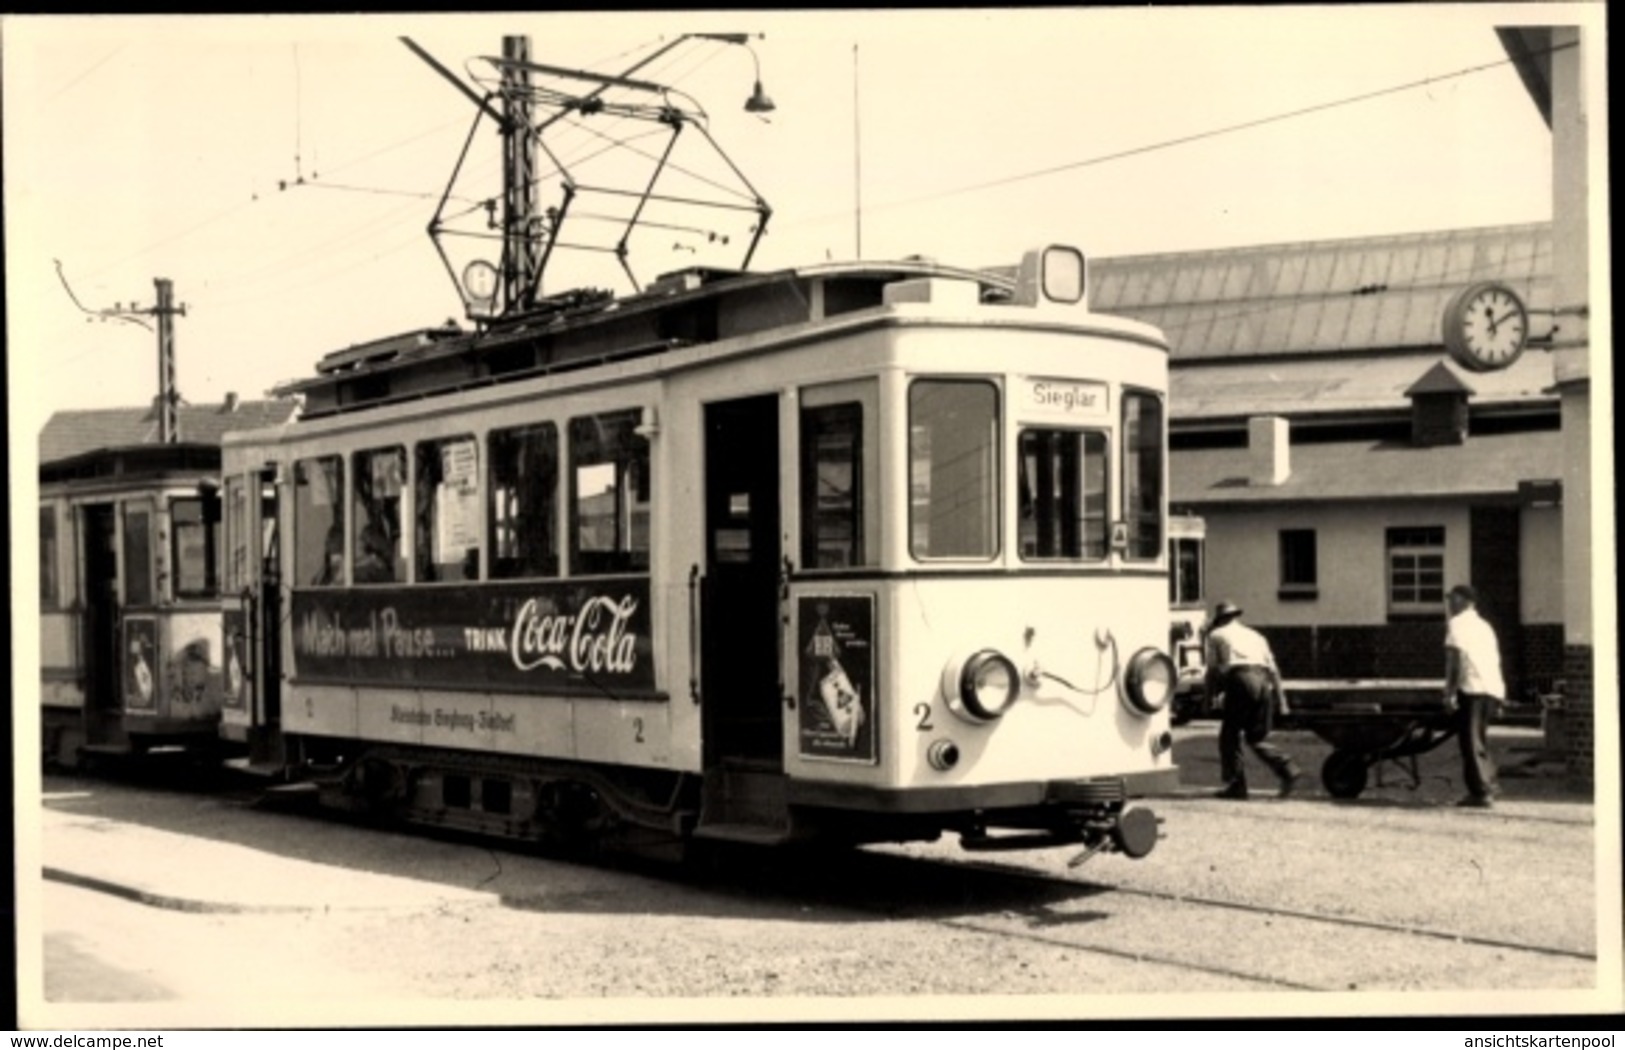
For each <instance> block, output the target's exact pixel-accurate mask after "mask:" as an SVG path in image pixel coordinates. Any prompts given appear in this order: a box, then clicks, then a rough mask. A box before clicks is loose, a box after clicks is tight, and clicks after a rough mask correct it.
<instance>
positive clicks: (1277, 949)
mask: <svg viewBox="0 0 1625 1050" xmlns="http://www.w3.org/2000/svg"><path fill="white" fill-rule="evenodd" d="M1022 859H1023V860H1026V858H1022ZM826 860H827V863H826V864H824V865H822V866H820V865H817V864H810V863H806V862H802V863H792V864H785V865H783V866H782V867H781V866H780V865H779V864H778V863H776V862H771V863H770V862H764V867H763V868H761V869H759V870H757V871H754V872H753V871H750V870H744V869H742V870H736V871H733V872H731V873H729V874H728V875H727V876H724V877H723V881H724V882H726V883H732V885H733V887H734V889H735V890H736V891H737V892H742V893H743V892H749V893H751V894H752V895H753V896H758V897H759V896H760V895H761V894H762V887H763V886H764V885H766V886H771V887H772V890H771V893H772V896H773V897H774V898H776V899H783V900H784V901H785V903H787V904H789V903H799V904H801V905H802V906H805V905H806V904H808V903H809V902H811V903H812V904H814V905H815V906H828V907H835V908H845V909H851V910H854V911H857V912H859V913H863V914H867V915H870V916H875V917H880V918H885V919H888V920H892V921H914V922H925V923H930V924H934V925H937V926H940V927H943V928H946V929H951V930H954V931H958V932H961V933H970V934H974V935H977V936H979V937H983V938H987V939H988V940H989V942H990V943H992V944H997V943H1000V942H1003V943H1014V942H1019V943H1020V944H1023V945H1027V946H1032V947H1036V948H1039V949H1041V950H1049V951H1059V952H1063V953H1082V954H1088V955H1091V956H1096V957H1104V958H1110V959H1117V960H1122V961H1123V962H1125V963H1128V964H1135V965H1149V966H1160V967H1166V968H1171V969H1172V970H1174V971H1178V972H1184V973H1186V974H1188V975H1191V976H1192V977H1193V978H1196V979H1197V980H1196V983H1197V984H1198V985H1199V986H1203V987H1209V986H1211V987H1215V988H1221V989H1230V990H1245V989H1248V988H1251V989H1254V990H1256V991H1263V992H1317V991H1319V992H1325V991H1348V990H1359V989H1371V988H1385V989H1390V990H1393V989H1403V988H1438V987H1439V986H1440V984H1439V982H1441V981H1444V982H1449V981H1450V980H1453V979H1456V976H1455V975H1459V980H1460V981H1461V982H1463V983H1462V984H1461V987H1473V986H1474V984H1473V979H1474V975H1481V979H1482V980H1483V981H1484V984H1483V986H1485V987H1493V986H1495V982H1496V981H1497V980H1501V981H1504V980H1506V979H1509V978H1510V979H1512V980H1513V981H1520V980H1526V981H1528V982H1530V984H1531V985H1532V986H1536V987H1550V988H1560V987H1582V986H1584V985H1585V984H1586V983H1587V980H1588V979H1587V977H1586V975H1587V974H1588V973H1594V968H1595V967H1596V965H1597V962H1598V958H1597V954H1596V952H1595V951H1588V950H1581V949H1578V948H1575V947H1572V946H1568V945H1564V944H1559V943H1550V942H1545V941H1541V940H1539V939H1534V938H1525V939H1520V938H1516V937H1504V936H1495V935H1489V934H1485V933H1482V932H1473V931H1471V930H1464V929H1454V928H1450V927H1448V926H1446V925H1443V924H1432V923H1425V922H1406V921H1396V920H1392V919H1387V918H1381V917H1373V916H1372V915H1370V914H1365V915H1362V914H1358V913H1355V912H1352V911H1351V912H1340V911H1331V910H1324V909H1315V908H1304V907H1297V906H1287V905H1282V904H1276V903H1269V902H1264V901H1259V900H1248V899H1244V898H1239V897H1238V898H1226V897H1222V896H1215V895H1211V894H1188V893H1179V892H1167V891H1162V890H1156V889H1146V888H1142V887H1135V886H1131V885H1113V884H1111V883H1110V882H1106V881H1093V880H1088V879H1085V878H1083V877H1082V876H1081V875H1072V876H1069V875H1066V874H1055V873H1052V872H1046V871H1042V870H1034V869H1032V868H1030V867H1023V866H1021V864H1020V862H1015V863H1003V862H990V861H986V860H983V859H979V858H959V857H955V858H954V859H941V858H936V857H930V856H921V855H918V854H905V853H898V852H890V851H885V850H879V851H862V852H860V853H856V854H847V855H830V856H828V857H827V858H826ZM988 950H989V952H990V954H993V953H994V951H995V949H993V948H989V949H988Z"/></svg>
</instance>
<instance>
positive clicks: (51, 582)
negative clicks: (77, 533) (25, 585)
mask: <svg viewBox="0 0 1625 1050" xmlns="http://www.w3.org/2000/svg"><path fill="white" fill-rule="evenodd" d="M56 562H57V550H56V508H55V507H41V508H40V509H39V602H40V606H41V607H42V608H46V609H54V608H56V607H57V605H59V604H60V599H59V597H58V595H57V579H56Z"/></svg>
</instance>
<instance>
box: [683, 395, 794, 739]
mask: <svg viewBox="0 0 1625 1050" xmlns="http://www.w3.org/2000/svg"><path fill="white" fill-rule="evenodd" d="M705 548H706V586H705V588H704V591H703V602H702V606H701V625H700V627H701V630H700V636H701V639H702V651H701V671H700V674H701V683H700V688H701V696H702V698H703V700H702V702H703V704H704V720H705V721H704V729H705V750H706V756H705V760H706V763H707V764H708V765H714V764H733V765H748V766H757V767H771V768H775V769H777V768H781V767H782V766H783V762H784V754H783V718H784V716H783V710H784V709H783V706H782V700H781V696H782V694H783V692H784V690H783V687H782V685H781V683H780V681H779V676H780V671H779V662H780V661H779V647H780V630H781V626H780V623H779V572H780V560H781V558H782V551H781V550H780V529H779V402H778V398H777V397H775V396H772V395H768V396H764V397H751V398H742V399H740V400H737V401H725V402H721V403H718V404H713V405H707V406H706V409H705Z"/></svg>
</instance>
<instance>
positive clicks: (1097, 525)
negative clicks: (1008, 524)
mask: <svg viewBox="0 0 1625 1050" xmlns="http://www.w3.org/2000/svg"><path fill="white" fill-rule="evenodd" d="M1017 465H1018V466H1019V468H1020V470H1021V556H1022V558H1023V559H1041V558H1083V559H1088V560H1091V561H1099V560H1100V559H1102V558H1104V557H1106V543H1107V523H1106V435H1105V434H1102V433H1100V432H1098V431H1081V430H1039V429H1032V430H1023V431H1022V432H1021V455H1020V458H1019V459H1018V460H1017Z"/></svg>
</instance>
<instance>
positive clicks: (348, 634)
mask: <svg viewBox="0 0 1625 1050" xmlns="http://www.w3.org/2000/svg"><path fill="white" fill-rule="evenodd" d="M292 628H293V655H294V665H295V667H294V673H295V675H296V676H297V677H299V678H302V679H306V680H309V681H318V682H319V681H334V682H345V683H350V684H356V683H374V684H391V683H396V682H400V683H409V684H411V685H414V686H419V687H426V686H427V687H432V686H440V687H444V688H448V689H491V690H496V691H523V692H546V693H555V694H567V695H574V696H597V697H604V698H606V699H653V698H655V697H654V689H655V671H654V651H653V645H652V642H651V638H650V617H649V581H648V580H647V579H635V580H609V579H606V580H587V581H582V580H571V581H558V582H534V581H533V582H527V583H512V584H510V583H486V584H480V585H478V586H468V587H434V588H417V587H367V588H358V589H354V590H300V591H295V592H294V595H293V619H292Z"/></svg>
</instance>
